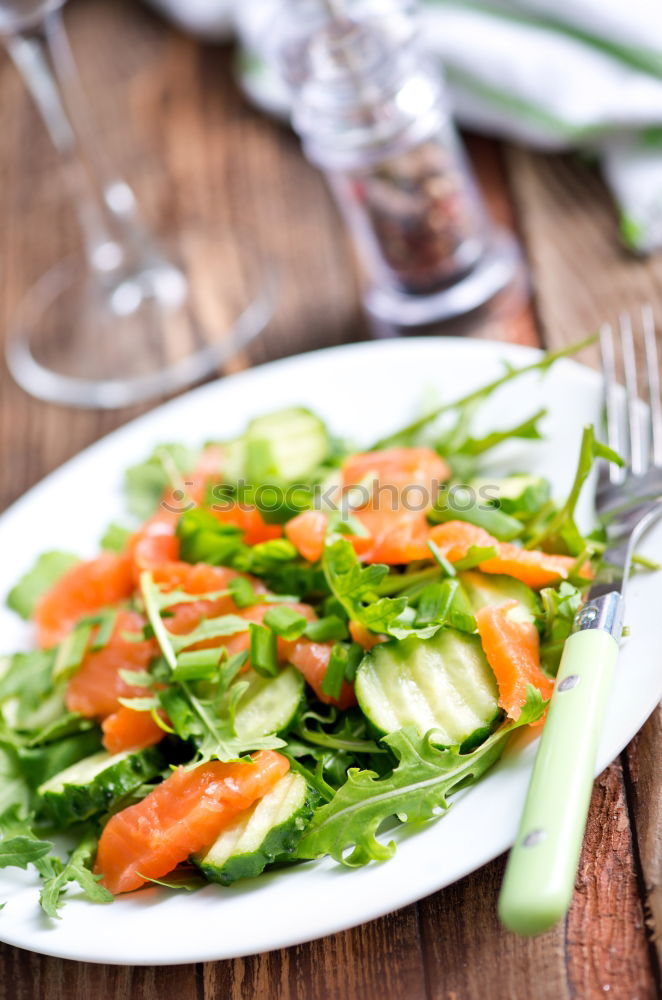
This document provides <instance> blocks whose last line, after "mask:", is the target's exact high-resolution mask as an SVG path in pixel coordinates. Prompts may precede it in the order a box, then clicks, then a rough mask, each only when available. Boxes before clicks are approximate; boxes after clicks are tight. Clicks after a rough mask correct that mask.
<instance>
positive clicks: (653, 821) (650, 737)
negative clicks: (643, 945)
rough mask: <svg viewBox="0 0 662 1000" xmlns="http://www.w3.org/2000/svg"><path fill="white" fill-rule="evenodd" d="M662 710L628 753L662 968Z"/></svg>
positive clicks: (643, 868)
mask: <svg viewBox="0 0 662 1000" xmlns="http://www.w3.org/2000/svg"><path fill="white" fill-rule="evenodd" d="M661 758H662V708H660V707H658V708H657V709H656V711H655V712H653V714H652V715H651V717H650V718H649V720H648V722H647V723H646V725H645V726H644V727H643V729H642V730H641V732H640V733H639V734H638V735H637V736H636V737H635V739H634V740H633V741H632V743H631V744H630V746H629V747H628V750H627V770H626V777H627V778H628V782H627V784H628V790H629V793H630V804H631V808H632V813H633V816H634V829H635V832H636V836H637V853H638V860H639V863H640V866H641V878H642V882H643V886H644V889H645V892H646V901H645V909H646V918H647V922H648V925H649V930H650V934H651V940H652V943H653V946H654V947H655V948H656V950H657V955H658V961H659V963H660V964H662V787H661V781H662V778H661V775H662V759H661Z"/></svg>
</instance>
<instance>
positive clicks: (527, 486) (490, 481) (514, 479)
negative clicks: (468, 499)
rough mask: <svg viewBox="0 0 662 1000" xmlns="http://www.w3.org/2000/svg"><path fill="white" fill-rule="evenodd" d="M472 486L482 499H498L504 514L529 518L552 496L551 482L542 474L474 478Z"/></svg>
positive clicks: (499, 506)
mask: <svg viewBox="0 0 662 1000" xmlns="http://www.w3.org/2000/svg"><path fill="white" fill-rule="evenodd" d="M470 486H471V487H472V489H474V490H476V492H477V493H478V495H479V496H480V497H481V499H483V500H486V501H497V502H498V509H499V510H501V511H503V513H504V514H513V515H515V516H517V517H523V519H524V520H526V519H527V517H526V515H529V516H530V515H531V514H533V513H535V511H537V510H539V509H540V507H542V505H543V504H544V503H546V501H547V500H549V497H550V493H551V491H550V488H549V483H548V481H547V480H546V479H544V478H543V477H542V476H531V475H526V474H518V475H514V476H506V477H505V478H503V479H496V478H481V479H472V480H471V483H470Z"/></svg>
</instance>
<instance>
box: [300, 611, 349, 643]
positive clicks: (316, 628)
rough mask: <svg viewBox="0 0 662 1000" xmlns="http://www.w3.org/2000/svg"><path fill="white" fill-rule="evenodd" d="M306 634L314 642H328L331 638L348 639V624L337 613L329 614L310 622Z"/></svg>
mask: <svg viewBox="0 0 662 1000" xmlns="http://www.w3.org/2000/svg"><path fill="white" fill-rule="evenodd" d="M304 635H305V636H306V638H307V639H310V640H311V641H312V642H328V641H329V640H330V639H346V638H347V625H346V624H345V622H344V621H343V620H342V618H338V616H337V615H327V616H326V618H318V619H317V621H314V622H308V624H307V625H306V629H305V632H304Z"/></svg>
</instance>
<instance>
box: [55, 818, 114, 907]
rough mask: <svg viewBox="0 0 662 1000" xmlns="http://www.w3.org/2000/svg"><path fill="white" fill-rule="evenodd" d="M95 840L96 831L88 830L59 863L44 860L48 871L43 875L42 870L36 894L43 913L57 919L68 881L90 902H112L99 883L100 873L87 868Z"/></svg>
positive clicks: (111, 897)
mask: <svg viewBox="0 0 662 1000" xmlns="http://www.w3.org/2000/svg"><path fill="white" fill-rule="evenodd" d="M97 841H98V837H97V835H96V833H95V832H92V831H91V832H88V833H86V834H85V835H84V837H83V839H82V840H81V841H80V842H79V843H78V845H77V846H76V847H75V849H74V850H73V851H72V852H71V855H70V857H69V860H68V861H66V862H62V861H60V859H59V858H57V857H50V858H48V859H47V862H48V863H49V864H50V868H51V870H50V872H49V873H48V874H46V875H44V874H43V873H42V877H43V879H44V884H43V887H42V890H41V893H40V895H39V902H40V904H41V908H42V910H43V911H44V913H46V915H47V916H49V917H56V918H59V911H60V909H61V907H62V904H63V899H62V897H63V895H64V893H65V892H66V890H67V887H68V886H69V884H70V883H72V882H73V883H75V884H76V885H77V886H78V888H79V889H80V890H81V891H82V893H83V895H84V896H85V898H86V899H88V900H89V901H90V902H91V903H112V901H113V899H114V897H113V894H112V892H109V891H108V889H106V888H104V886H102V885H100V884H99V879H100V878H101V875H95V874H94V873H93V872H92V871H91V869H90V867H89V866H90V864H91V862H92V861H93V859H94V856H95V853H96V849H97ZM48 846H51V845H48ZM42 863H43V861H42Z"/></svg>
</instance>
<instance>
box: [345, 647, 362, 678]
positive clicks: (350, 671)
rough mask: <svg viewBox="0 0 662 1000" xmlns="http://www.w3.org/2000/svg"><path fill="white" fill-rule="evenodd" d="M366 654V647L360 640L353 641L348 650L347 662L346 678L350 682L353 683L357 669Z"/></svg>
mask: <svg viewBox="0 0 662 1000" xmlns="http://www.w3.org/2000/svg"><path fill="white" fill-rule="evenodd" d="M364 656H365V649H364V648H363V646H360V645H359V644H358V642H353V643H352V644H351V646H350V647H349V650H348V652H347V663H346V664H345V680H346V681H347V683H348V684H353V683H354V680H355V679H356V671H357V670H358V669H359V664H360V663H361V660H362V659H363V657H364Z"/></svg>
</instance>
